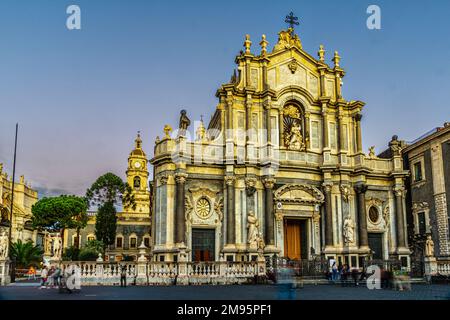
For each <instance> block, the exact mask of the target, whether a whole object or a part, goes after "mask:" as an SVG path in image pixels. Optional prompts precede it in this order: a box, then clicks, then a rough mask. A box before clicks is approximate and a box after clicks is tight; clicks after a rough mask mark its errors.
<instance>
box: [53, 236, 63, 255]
mask: <svg viewBox="0 0 450 320" xmlns="http://www.w3.org/2000/svg"><path fill="white" fill-rule="evenodd" d="M61 244H62V241H61V237H59V236H58V237H56V238H54V239H53V255H52V257H53V258H55V259H60V258H61Z"/></svg>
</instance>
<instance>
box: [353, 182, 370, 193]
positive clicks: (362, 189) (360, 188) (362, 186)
mask: <svg viewBox="0 0 450 320" xmlns="http://www.w3.org/2000/svg"><path fill="white" fill-rule="evenodd" d="M353 189H355V192H356V193H357V194H364V193H366V191H367V185H366V184H365V183H359V184H357V185H355V186H354V187H353Z"/></svg>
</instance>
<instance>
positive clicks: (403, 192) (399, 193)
mask: <svg viewBox="0 0 450 320" xmlns="http://www.w3.org/2000/svg"><path fill="white" fill-rule="evenodd" d="M394 194H395V196H396V197H403V196H405V195H406V189H405V187H404V186H399V187H395V188H394Z"/></svg>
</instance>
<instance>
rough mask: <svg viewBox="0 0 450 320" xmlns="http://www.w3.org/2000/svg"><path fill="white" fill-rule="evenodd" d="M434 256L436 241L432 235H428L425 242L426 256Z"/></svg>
mask: <svg viewBox="0 0 450 320" xmlns="http://www.w3.org/2000/svg"><path fill="white" fill-rule="evenodd" d="M433 256H434V242H433V239H432V238H431V235H427V240H426V242H425V257H433Z"/></svg>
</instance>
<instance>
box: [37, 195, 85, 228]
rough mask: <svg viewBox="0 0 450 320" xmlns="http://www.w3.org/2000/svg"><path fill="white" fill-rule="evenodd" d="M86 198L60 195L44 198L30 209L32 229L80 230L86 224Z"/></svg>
mask: <svg viewBox="0 0 450 320" xmlns="http://www.w3.org/2000/svg"><path fill="white" fill-rule="evenodd" d="M87 207H88V202H87V200H86V198H83V197H77V196H67V195H61V196H58V197H46V198H42V199H41V200H39V201H38V202H36V203H35V204H34V205H33V206H32V207H31V212H32V213H33V216H32V219H31V221H32V224H33V227H35V228H39V229H45V230H48V231H63V230H64V229H81V228H84V227H85V226H86V224H87V220H88V216H87V213H86V211H87Z"/></svg>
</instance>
